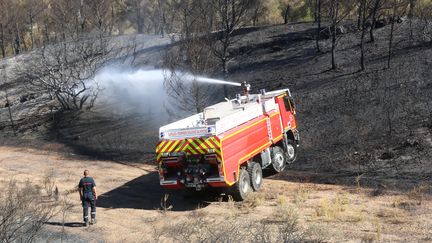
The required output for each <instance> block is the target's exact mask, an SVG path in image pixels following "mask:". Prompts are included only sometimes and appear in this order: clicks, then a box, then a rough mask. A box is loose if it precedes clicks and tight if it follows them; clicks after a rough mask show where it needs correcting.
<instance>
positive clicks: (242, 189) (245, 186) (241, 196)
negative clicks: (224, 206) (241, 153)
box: [232, 169, 251, 201]
mask: <svg viewBox="0 0 432 243" xmlns="http://www.w3.org/2000/svg"><path fill="white" fill-rule="evenodd" d="M233 190H234V191H233V195H232V196H233V198H234V199H235V200H236V201H243V200H245V199H246V197H247V196H248V195H249V193H250V191H251V185H250V177H249V174H248V172H247V171H246V170H245V169H240V176H239V180H238V181H237V183H236V184H235V185H234V187H233Z"/></svg>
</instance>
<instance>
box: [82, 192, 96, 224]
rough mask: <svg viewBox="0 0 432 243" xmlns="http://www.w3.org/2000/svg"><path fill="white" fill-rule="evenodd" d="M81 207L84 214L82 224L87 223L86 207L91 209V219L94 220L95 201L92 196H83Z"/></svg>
mask: <svg viewBox="0 0 432 243" xmlns="http://www.w3.org/2000/svg"><path fill="white" fill-rule="evenodd" d="M82 206H83V214H84V222H88V207H89V206H90V207H91V217H92V219H95V218H96V200H95V199H94V197H93V195H91V196H90V195H85V196H84V198H83V200H82Z"/></svg>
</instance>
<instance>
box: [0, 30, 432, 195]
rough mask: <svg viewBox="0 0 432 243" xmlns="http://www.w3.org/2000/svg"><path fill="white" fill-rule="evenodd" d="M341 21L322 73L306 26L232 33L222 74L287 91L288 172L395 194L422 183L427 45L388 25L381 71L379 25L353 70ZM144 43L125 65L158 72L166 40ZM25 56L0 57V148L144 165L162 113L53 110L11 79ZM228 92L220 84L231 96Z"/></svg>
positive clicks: (351, 41)
mask: <svg viewBox="0 0 432 243" xmlns="http://www.w3.org/2000/svg"><path fill="white" fill-rule="evenodd" d="M346 26H347V27H346V28H345V29H346V33H344V34H342V35H340V36H339V37H340V38H339V39H338V46H337V52H336V56H337V61H336V62H337V64H338V69H337V70H330V67H331V65H330V57H331V53H330V40H329V39H325V38H323V39H322V40H321V41H320V45H321V50H322V51H321V52H320V53H317V52H316V49H315V40H314V33H315V28H314V26H313V25H312V24H311V23H297V24H289V25H278V26H267V27H260V28H246V29H244V30H242V31H238V33H237V34H236V38H238V41H236V42H235V44H234V46H233V48H232V50H231V54H232V55H233V57H234V58H233V59H232V60H231V61H230V63H229V79H230V80H233V81H238V82H241V81H248V82H250V83H251V84H252V88H253V92H258V91H259V90H260V89H262V88H265V89H266V90H274V89H278V88H282V87H288V88H290V89H291V91H292V93H293V94H294V96H295V97H296V102H297V111H298V115H297V118H298V124H299V130H300V135H301V139H302V142H301V149H300V157H299V159H298V161H297V162H296V163H295V164H293V165H292V166H291V169H295V170H301V171H305V173H310V175H311V177H314V178H315V179H313V178H312V179H311V180H313V181H317V182H319V181H324V182H326V183H333V184H351V185H352V184H357V183H360V184H361V185H362V186H369V187H372V188H379V187H382V186H384V187H391V188H393V189H402V190H410V189H411V188H412V187H413V186H415V185H417V184H419V183H430V182H431V180H432V166H431V165H432V160H431V153H432V152H431V151H432V113H431V111H432V109H431V107H432V97H431V96H432V81H431V80H432V69H431V67H432V48H431V46H430V45H427V44H425V43H424V42H421V36H415V39H414V40H412V41H411V40H410V39H409V38H408V35H409V30H408V24H407V23H401V24H397V26H396V31H395V41H394V53H393V58H392V61H391V67H390V69H387V68H386V66H387V59H386V58H387V51H388V49H387V45H388V36H389V26H386V27H384V28H380V29H376V31H375V36H376V41H375V42H373V43H369V42H367V43H366V70H365V71H360V64H359V60H360V54H359V52H360V48H359V35H360V33H358V32H356V31H355V28H353V27H351V25H350V24H349V23H347V24H346ZM146 40H147V39H146V38H144V37H142V39H140V41H142V46H141V47H138V50H139V51H138V52H137V56H136V57H137V60H136V61H135V64H134V66H135V67H134V68H146V69H148V68H149V67H154V68H159V67H160V66H161V62H162V58H163V55H164V51H163V50H164V49H165V48H171V47H172V46H175V43H174V44H168V43H170V40H169V39H168V38H165V39H158V38H156V37H152V38H151V41H148V42H146ZM123 42H125V43H127V40H123ZM29 55H31V54H29ZM26 58H28V56H19V57H16V58H11V59H8V60H3V61H2V62H3V63H5V62H6V63H7V65H8V68H7V74H8V77H9V78H8V79H7V80H4V78H1V80H2V81H1V82H0V87H1V89H2V91H3V92H0V133H1V134H2V137H1V139H0V140H1V143H2V144H5V145H13V146H24V147H34V146H36V147H37V146H38V144H44V143H45V142H46V141H49V142H55V143H60V144H63V145H64V146H62V147H61V150H62V151H66V152H70V153H74V154H80V155H85V156H89V157H90V158H97V159H108V160H115V161H122V162H125V163H134V162H147V163H153V161H154V159H153V157H154V156H153V151H154V146H155V145H156V143H157V132H158V127H159V126H160V125H163V124H165V123H167V122H168V119H167V118H165V116H161V115H160V114H161V113H164V112H165V111H163V110H161V111H151V109H149V107H146V105H145V104H141V103H140V104H137V105H135V106H131V105H126V106H125V105H124V104H121V102H119V103H109V104H99V105H97V106H96V107H95V109H93V110H91V111H82V112H74V113H71V112H58V111H57V110H53V109H52V106H50V103H51V102H52V101H51V100H49V99H48V96H46V95H43V94H42V93H41V92H40V91H38V90H36V89H34V88H32V87H31V86H29V84H28V83H27V82H26V81H25V80H23V79H19V78H18V79H15V78H14V76H13V66H14V65H20V62H23V61H25V59H26ZM213 76H214V77H221V76H223V75H222V74H221V73H214V75H213ZM6 90H7V91H8V96H9V102H7V101H6V93H5V92H4V91H6ZM237 92H240V91H239V90H236V89H235V88H229V93H230V95H231V96H234V94H235V93H237ZM156 95H157V94H155V96H156ZM220 96H221V98H222V94H221V95H220ZM8 108H10V110H11V112H12V116H13V119H14V123H15V124H14V125H15V133H16V137H15V136H14V132H13V129H12V126H11V122H10V119H9V112H8ZM113 111H115V112H113ZM161 117H163V118H161ZM38 141H41V142H38ZM42 147H43V146H42ZM284 178H285V177H284ZM287 180H290V179H289V177H288V178H287Z"/></svg>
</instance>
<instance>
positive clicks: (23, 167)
mask: <svg viewBox="0 0 432 243" xmlns="http://www.w3.org/2000/svg"><path fill="white" fill-rule="evenodd" d="M84 168H87V169H89V170H90V172H91V174H92V176H93V177H94V178H95V180H96V183H97V188H98V191H99V195H100V196H99V199H98V208H97V218H98V223H97V225H94V226H90V227H88V228H84V227H81V220H82V216H81V210H82V209H81V206H80V203H79V196H78V194H77V193H73V194H70V195H68V196H67V198H68V199H69V200H70V201H71V202H72V203H73V204H74V206H73V208H72V209H71V210H70V211H69V212H68V214H67V215H66V219H65V222H66V224H65V226H66V227H65V230H66V236H67V239H68V240H69V241H71V242H76V241H85V242H87V241H97V242H99V241H102V242H142V241H153V239H154V238H153V235H154V234H155V232H157V231H159V230H164V229H167V228H168V229H169V228H170V227H174V226H173V225H175V224H176V223H180V222H183V221H185V220H189V219H190V217H191V215H193V214H194V213H197V212H199V213H200V215H204V216H205V217H209V218H214V219H216V220H223V219H224V218H225V217H227V215H230V217H233V218H234V220H235V219H236V217H238V219H242V220H248V221H259V220H266V221H270V222H271V221H272V220H275V217H277V214H275V212H276V211H277V209H278V208H281V206H284V207H285V206H286V207H289V208H291V209H292V210H294V211H295V212H296V213H297V214H298V216H299V222H300V225H301V226H302V227H305V228H307V227H309V226H311V225H315V226H318V227H319V228H320V229H321V230H322V232H327V233H325V234H324V235H322V237H323V238H324V239H325V240H327V241H330V242H339V241H353V242H358V241H361V240H367V239H372V240H383V241H400V242H402V241H409V242H421V241H424V242H427V241H430V240H431V239H432V220H431V218H432V210H431V209H432V202H431V201H430V197H429V196H428V195H426V194H421V195H420V197H419V195H414V196H413V194H412V193H411V192H410V193H398V192H393V191H387V192H381V193H380V195H378V196H371V193H372V192H373V191H372V190H371V189H363V188H357V187H348V186H339V185H324V184H312V183H306V182H304V183H302V182H296V183H294V182H289V181H286V180H278V179H275V178H274V177H268V178H266V179H265V182H264V189H263V190H262V191H261V192H259V193H254V195H253V196H252V199H251V200H249V201H247V202H244V203H233V202H227V201H226V199H223V198H219V199H218V197H217V195H214V194H213V195H212V194H206V195H204V196H198V197H193V198H185V197H184V196H183V194H181V193H170V197H169V200H168V204H169V205H172V206H173V208H172V210H170V211H169V212H165V213H164V212H163V211H162V210H160V200H161V198H162V197H163V195H164V193H165V192H164V190H163V189H162V188H161V187H160V186H159V185H158V177H157V174H156V171H155V167H154V166H151V165H143V164H127V165H125V164H121V163H116V162H111V161H92V160H87V159H85V158H82V157H79V156H76V155H73V154H59V153H56V152H46V151H36V150H33V149H25V148H13V147H0V176H1V178H2V181H1V183H2V184H3V183H6V182H7V181H8V180H9V179H10V178H14V179H16V180H18V181H24V180H27V179H28V180H31V181H32V182H34V183H38V184H41V185H42V184H43V183H42V181H43V178H44V177H45V176H46V175H48V174H52V175H53V177H54V178H55V179H56V185H57V186H58V189H59V191H60V193H61V194H64V193H65V191H67V190H71V189H73V187H74V186H75V185H76V184H77V183H78V180H79V179H80V177H81V174H82V171H83V169H84ZM287 176H288V178H290V177H292V176H296V177H297V178H299V175H298V174H296V173H294V172H289V173H287ZM304 180H305V181H307V180H309V179H308V178H304ZM219 200H221V201H219ZM61 221H62V219H61V217H60V215H57V216H55V217H54V218H53V219H52V220H51V221H50V223H49V224H48V225H47V226H46V230H47V232H46V233H45V235H44V236H43V237H44V239H45V238H48V240H50V241H58V240H59V238H58V237H59V235H60V232H61V231H62V227H61ZM166 241H167V242H170V241H171V240H167V239H166Z"/></svg>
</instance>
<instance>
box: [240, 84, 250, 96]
mask: <svg viewBox="0 0 432 243" xmlns="http://www.w3.org/2000/svg"><path fill="white" fill-rule="evenodd" d="M241 87H242V88H243V95H244V96H249V91H250V89H251V85H250V84H248V83H247V82H246V81H245V82H243V83H242V84H241Z"/></svg>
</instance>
